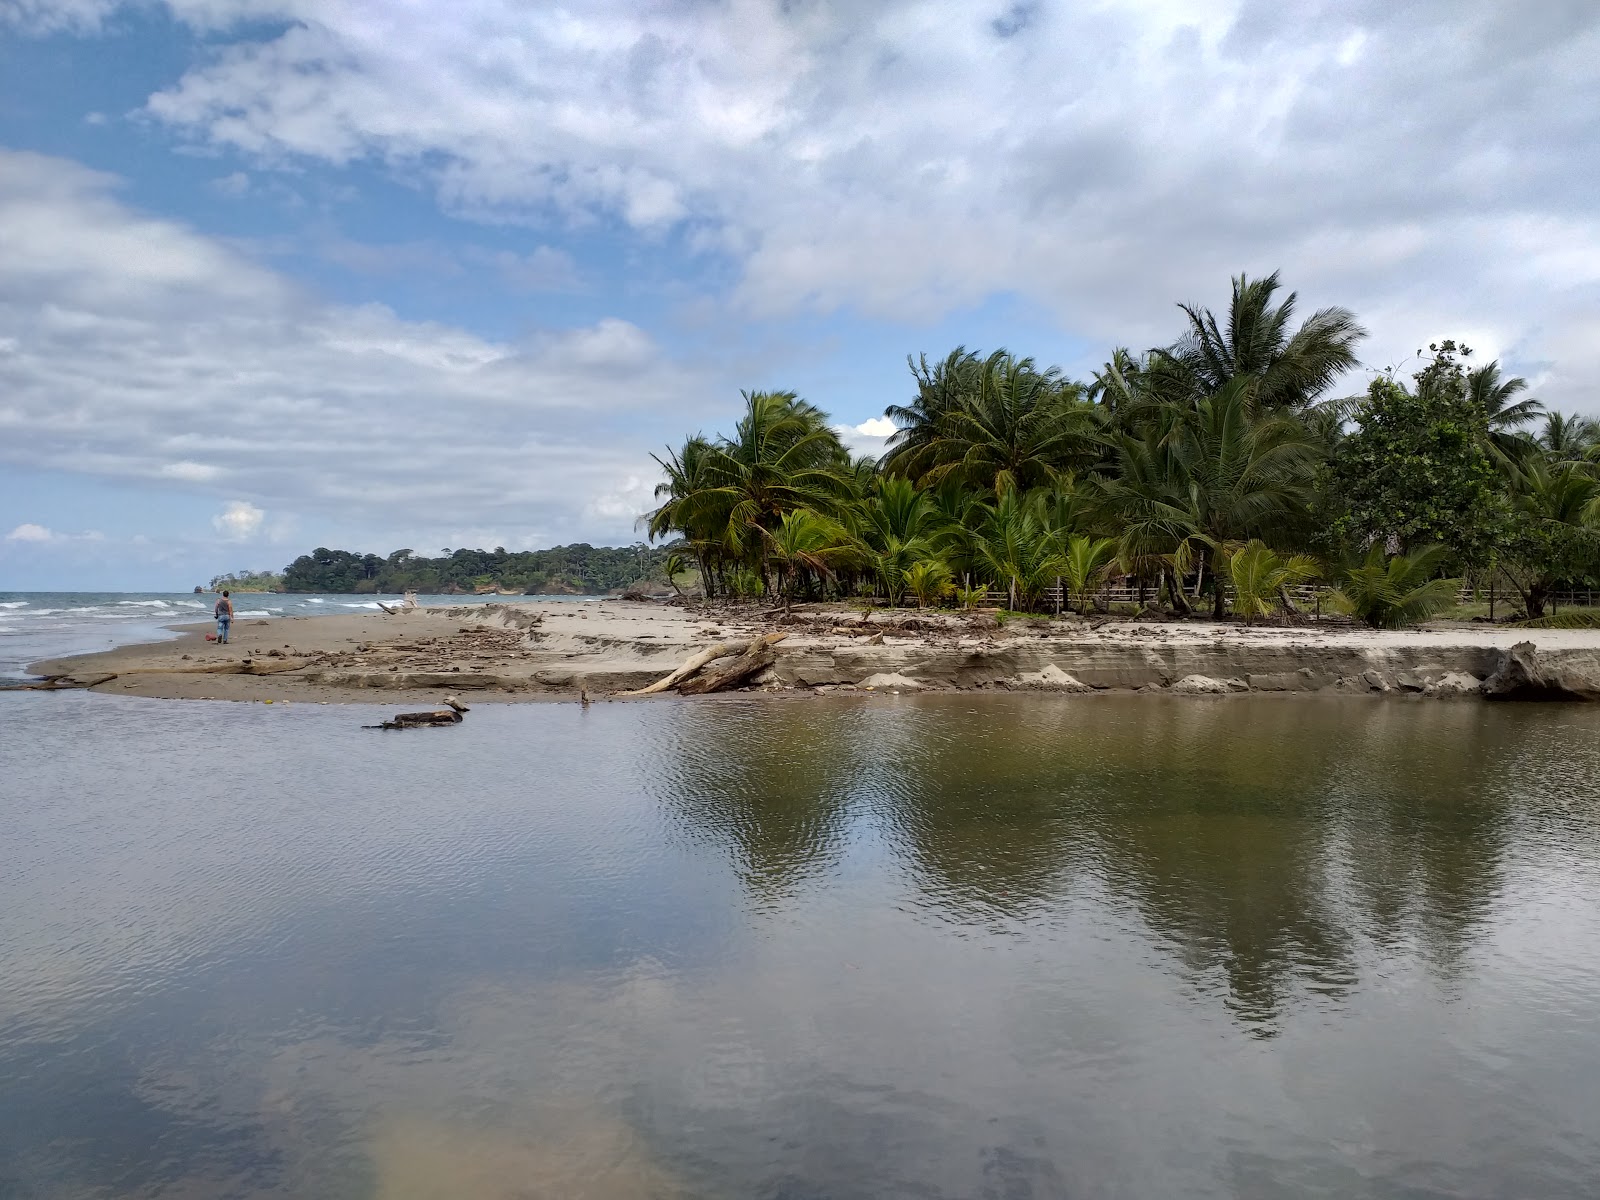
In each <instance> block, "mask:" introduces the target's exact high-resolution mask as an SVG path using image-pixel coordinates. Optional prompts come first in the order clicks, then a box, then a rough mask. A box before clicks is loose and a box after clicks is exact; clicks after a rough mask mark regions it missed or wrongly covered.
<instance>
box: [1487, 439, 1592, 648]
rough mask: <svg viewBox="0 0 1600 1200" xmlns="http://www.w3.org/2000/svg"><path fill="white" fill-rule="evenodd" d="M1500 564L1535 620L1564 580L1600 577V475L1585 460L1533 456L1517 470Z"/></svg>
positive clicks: (1501, 572)
mask: <svg viewBox="0 0 1600 1200" xmlns="http://www.w3.org/2000/svg"><path fill="white" fill-rule="evenodd" d="M1497 565H1498V567H1499V570H1500V574H1501V576H1502V577H1503V578H1504V579H1506V580H1507V581H1508V582H1509V583H1510V584H1511V585H1512V587H1514V588H1515V589H1516V590H1517V592H1518V594H1519V595H1520V596H1521V597H1522V603H1523V611H1524V612H1525V613H1526V614H1527V615H1528V617H1529V618H1531V619H1537V618H1539V617H1542V616H1544V608H1545V605H1546V604H1547V603H1548V602H1549V599H1550V594H1551V593H1552V592H1553V591H1555V590H1556V588H1557V586H1559V585H1560V584H1561V583H1563V582H1566V583H1579V582H1582V583H1588V582H1590V581H1592V580H1594V579H1595V578H1596V576H1600V478H1597V477H1596V475H1595V474H1594V472H1593V470H1591V469H1590V468H1589V467H1588V465H1587V464H1579V463H1545V462H1542V461H1540V460H1539V459H1537V458H1534V459H1532V460H1530V461H1528V462H1525V463H1524V464H1523V465H1522V466H1521V467H1520V468H1519V469H1518V471H1517V473H1516V479H1515V482H1514V485H1513V494H1512V507H1511V516H1510V522H1509V530H1508V533H1507V536H1506V538H1505V540H1504V542H1503V544H1502V545H1501V547H1500V554H1499V557H1498V564H1497Z"/></svg>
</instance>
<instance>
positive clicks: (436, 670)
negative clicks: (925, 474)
mask: <svg viewBox="0 0 1600 1200" xmlns="http://www.w3.org/2000/svg"><path fill="white" fill-rule="evenodd" d="M174 628H175V629H176V630H177V631H178V632H179V634H180V636H179V637H178V638H177V639H176V640H172V641H166V642H161V643H158V644H151V645H138V646H130V647H123V648H120V649H115V650H110V651H107V652H104V653H99V654H88V655H82V656H75V657H70V658H61V659H55V660H50V661H45V662H40V663H35V664H33V666H32V667H31V668H30V670H31V671H32V673H33V674H34V675H37V676H39V677H41V678H44V679H54V680H58V681H60V682H61V683H63V684H65V685H72V686H88V687H90V688H92V689H93V690H97V691H103V692H115V693H121V694H131V695H138V696H151V697H166V698H172V699H225V700H279V701H281V700H288V701H295V700H300V701H311V702H334V701H340V702H349V701H367V702H373V703H381V704H393V703H396V702H399V701H408V702H409V701H413V700H415V701H424V702H426V701H429V700H432V701H437V700H438V699H439V698H440V697H441V696H443V695H445V694H448V693H452V692H454V693H459V694H461V695H462V696H463V697H471V698H473V699H474V700H476V701H486V700H490V701H492V700H500V701H507V700H540V699H569V698H572V697H575V696H578V695H579V694H580V692H587V694H588V695H589V696H590V697H591V698H592V699H596V700H599V699H608V698H614V697H617V696H618V695H619V694H621V693H625V692H628V691H632V690H635V689H639V688H642V687H645V686H646V685H648V684H651V683H653V682H655V681H657V680H658V679H660V678H661V677H662V676H665V675H667V674H668V673H670V672H671V671H673V670H674V669H675V668H677V667H678V666H679V665H680V664H682V663H683V662H685V661H686V660H688V659H690V658H691V657H693V656H695V655H696V654H698V653H702V652H705V651H707V650H708V648H711V647H715V646H719V645H722V646H727V647H734V646H742V645H743V644H744V643H747V642H748V641H750V640H751V639H756V638H760V637H762V636H763V635H768V636H772V635H779V634H781V635H782V638H781V641H779V642H778V643H777V644H776V645H775V646H774V647H773V659H774V661H773V662H772V663H771V665H770V666H768V667H765V668H764V669H763V670H761V671H759V672H757V673H755V674H753V675H752V676H751V677H749V678H748V679H745V680H741V681H740V684H739V690H751V691H762V690H764V691H771V692H786V691H787V692H794V691H811V692H821V693H826V692H830V691H835V690H848V689H871V690H881V691H889V690H893V691H917V690H923V689H927V690H951V689H981V688H1004V689H1033V690H1039V691H1056V692H1089V691H1105V690H1119V691H1127V690H1162V691H1172V692H1177V693H1180V694H1183V693H1188V694H1200V695H1204V694H1226V693H1231V692H1246V691H1248V692H1283V693H1290V692H1309V691H1328V690H1333V691H1337V692H1342V693H1348V694H1385V693H1393V694H1416V695H1466V694H1473V693H1475V692H1477V691H1478V690H1479V686H1480V684H1481V682H1482V681H1483V680H1484V679H1485V678H1487V677H1489V676H1490V675H1492V674H1493V673H1494V671H1495V670H1496V669H1497V667H1498V666H1499V664H1500V662H1501V660H1502V659H1503V657H1504V653H1505V651H1506V650H1507V649H1508V648H1509V647H1511V646H1512V645H1514V644H1517V643H1523V642H1533V643H1534V644H1535V645H1536V646H1537V647H1538V652H1539V655H1540V656H1541V659H1542V660H1543V661H1544V662H1545V663H1547V664H1559V665H1560V669H1561V670H1563V671H1564V672H1566V673H1567V675H1568V676H1570V677H1577V678H1583V679H1592V680H1600V631H1597V630H1536V631H1530V630H1519V629H1507V628H1495V627H1491V626H1482V625H1460V626H1451V627H1434V628H1427V629H1420V630H1408V631H1380V630H1366V629H1358V628H1353V627H1349V626H1342V627H1340V626H1331V625H1302V626H1289V627H1284V626H1245V625H1240V624H1222V625H1217V624H1210V623H1205V622H1172V623H1163V622H1145V621H1125V620H1105V619H1097V618H1090V619H1087V620H1083V619H1077V618H1072V617H1067V618H1054V619H1045V618H1038V619H1030V618H1013V619H1011V620H1010V621H1007V622H1006V623H1004V624H1003V625H1002V624H1001V623H1000V622H998V621H997V620H996V618H995V617H994V616H993V615H992V614H986V613H975V614H958V613H949V612H932V611H930V612H927V613H921V612H916V611H907V610H903V609H901V610H872V611H862V610H859V609H850V608H845V607H842V606H837V605H812V606H796V608H795V610H794V611H793V613H792V614H789V615H788V616H785V614H783V613H782V611H781V610H772V609H767V608H758V607H745V608H717V609H712V610H704V609H698V608H690V607H680V606H676V605H672V604H663V603H649V602H631V601H624V600H607V601H603V602H598V603H588V604H573V603H562V602H542V603H541V602H533V603H517V604H490V605H476V606H470V607H467V606H462V607H430V608H419V609H416V610H413V611H410V612H402V613H397V614H393V615H390V614H387V613H383V612H363V613H359V614H353V615H338V616H326V617H323V616H317V617H303V618H296V617H286V618H279V619H270V620H268V619H243V620H240V621H237V622H235V626H234V630H233V638H232V641H231V643H230V644H229V645H227V646H217V645H215V644H214V643H211V642H208V641H206V640H205V636H204V635H205V634H206V633H207V632H210V631H211V629H212V626H211V625H210V623H209V622H208V623H205V624H194V625H181V626H175V627H174ZM724 661H726V660H724ZM717 665H718V664H716V663H713V664H712V667H713V668H715V667H716V666H717Z"/></svg>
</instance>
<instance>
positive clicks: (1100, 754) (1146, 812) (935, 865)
mask: <svg viewBox="0 0 1600 1200" xmlns="http://www.w3.org/2000/svg"><path fill="white" fill-rule="evenodd" d="M973 703H974V702H973V701H972V700H970V699H968V698H965V697H923V698H920V699H918V700H917V701H916V702H914V703H904V702H903V703H900V704H893V703H891V702H889V701H887V700H882V701H863V700H853V701H840V702H833V703H826V702H812V703H809V704H806V703H790V704H784V705H773V706H770V707H766V708H763V709H761V710H760V711H759V712H756V711H754V710H746V709H735V710H732V711H715V710H713V709H712V708H711V707H709V706H703V707H700V708H696V709H691V710H681V711H680V712H679V713H678V714H677V717H676V720H675V723H674V726H673V736H672V737H671V738H668V739H665V740H664V741H663V742H661V743H658V744H659V745H661V746H663V747H671V746H676V747H679V748H680V749H679V750H678V751H676V752H675V753H674V752H672V751H671V750H670V749H669V750H668V752H669V753H670V754H671V755H672V757H671V762H670V765H669V766H668V767H667V768H666V769H665V770H664V771H663V774H662V778H663V787H662V789H661V794H662V796H663V797H664V799H666V800H667V801H668V802H669V803H670V804H671V805H672V807H673V810H674V811H675V812H676V813H678V814H679V816H680V817H681V819H682V820H683V821H684V822H685V823H686V825H687V826H688V827H689V828H690V829H692V830H694V831H696V833H697V835H698V836H701V837H703V838H705V839H708V840H710V841H712V842H714V843H716V844H718V845H722V846H723V847H725V849H726V850H727V851H728V853H729V854H730V856H731V858H732V860H733V862H734V864H735V866H736V869H737V870H738V872H739V875H740V877H741V878H742V879H743V880H744V881H745V883H746V885H747V886H748V887H749V889H750V891H751V893H752V897H753V898H754V899H755V900H756V901H757V902H758V904H760V905H763V906H766V905H771V904H773V903H775V902H776V901H778V900H779V899H781V898H782V897H784V896H787V895H792V894H793V893H794V892H795V890H796V889H798V888H799V887H800V886H801V884H802V883H803V882H804V881H805V880H807V879H810V878H814V877H816V876H817V875H818V874H819V873H821V872H825V871H827V870H829V869H830V868H833V867H836V866H837V863H838V860H839V857H840V855H841V853H842V850H843V846H844V843H845V841H846V839H847V837H848V835H849V831H850V830H851V829H852V828H859V827H862V826H868V825H870V824H872V823H873V822H878V823H880V824H881V826H882V829H883V831H884V833H885V835H886V842H887V844H888V845H889V846H890V847H891V848H892V851H893V853H894V854H895V855H896V856H897V857H898V859H899V860H900V862H901V864H902V866H903V867H904V869H905V871H906V873H907V876H908V879H909V881H910V886H911V887H912V889H913V892H914V897H915V903H916V905H917V906H918V908H919V909H920V910H922V911H924V912H926V913H928V914H930V915H933V916H937V917H939V918H940V919H942V920H946V921H950V922H953V923H956V924H973V923H977V924H980V925H984V926H986V927H988V928H992V929H995V930H998V931H1004V930H1006V929H1007V928H1011V929H1012V930H1013V931H1025V930H1026V929H1027V928H1028V925H1029V922H1030V921H1032V920H1043V921H1048V920H1049V919H1051V917H1052V914H1055V913H1056V912H1057V911H1058V910H1059V909H1060V908H1061V906H1062V905H1063V904H1065V903H1067V902H1068V901H1070V900H1071V899H1072V898H1073V897H1074V896H1078V897H1080V898H1081V897H1085V896H1089V895H1091V894H1092V895H1095V896H1098V897H1101V898H1103V899H1105V900H1108V901H1110V902H1112V903H1114V904H1123V905H1126V906H1129V907H1130V908H1131V910H1132V911H1133V912H1135V913H1136V914H1137V916H1138V918H1139V920H1140V922H1141V923H1142V924H1143V925H1144V926H1145V927H1146V928H1147V929H1148V930H1149V931H1150V932H1151V933H1152V934H1153V935H1154V936H1155V938H1156V940H1157V942H1158V944H1159V945H1161V946H1162V947H1164V948H1165V950H1166V952H1167V953H1169V954H1171V955H1172V956H1174V958H1175V959H1176V960H1177V961H1178V962H1180V963H1181V964H1182V966H1183V968H1184V969H1185V970H1186V971H1187V972H1188V973H1189V975H1190V976H1191V978H1192V979H1193V980H1194V981H1195V984H1196V986H1197V987H1199V988H1201V989H1202V990H1205V989H1207V988H1210V987H1211V986H1212V985H1213V984H1214V983H1216V984H1219V985H1220V987H1221V989H1222V996H1223V999H1224V1000H1225V1002H1226V1003H1227V1004H1228V1005H1229V1006H1230V1008H1231V1009H1232V1010H1233V1011H1234V1012H1235V1013H1236V1014H1237V1015H1238V1016H1239V1018H1240V1019H1241V1020H1243V1021H1245V1022H1247V1023H1250V1024H1252V1025H1253V1026H1254V1027H1255V1028H1256V1029H1257V1030H1258V1031H1259V1032H1267V1033H1270V1032H1271V1031H1272V1029H1273V1023H1274V1021H1275V1019H1276V1018H1277V1017H1278V1016H1279V1015H1280V1014H1281V1012H1282V1010H1283V1007H1284V1005H1285V1004H1288V1003H1291V1002H1292V1001H1293V998H1294V997H1296V996H1306V997H1311V998H1315V999H1317V1000H1318V1002H1326V1001H1328V1000H1333V999H1337V998H1338V997H1340V996H1342V995H1344V994H1346V993H1348V992H1349V991H1350V989H1351V988H1353V987H1355V986H1356V985H1357V983H1358V982H1359V978H1360V974H1361V962H1362V960H1363V958H1364V957H1369V956H1370V953H1371V952H1372V951H1373V950H1377V951H1387V952H1390V953H1396V954H1398V953H1409V952H1410V951H1412V950H1413V949H1420V950H1421V951H1422V952H1423V953H1425V954H1426V956H1427V957H1428V959H1429V961H1430V962H1431V963H1432V964H1433V965H1434V967H1435V968H1436V969H1437V971H1439V972H1440V973H1441V975H1442V976H1443V975H1448V973H1449V972H1451V971H1452V970H1454V969H1456V966H1457V964H1459V962H1460V960H1461V958H1462V956H1463V954H1465V953H1466V952H1467V950H1468V949H1469V947H1470V944H1471V939H1472V937H1473V933H1474V930H1475V929H1477V928H1478V927H1479V926H1480V924H1481V923H1482V921H1483V920H1484V917H1485V914H1486V913H1487V912H1488V911H1489V910H1490V909H1491V907H1492V905H1493V902H1494V899H1495V896H1496V895H1497V892H1498V889H1499V887H1500V881H1501V872H1502V858H1503V854H1504V851H1505V845H1506V839H1507V836H1508V829H1507V812H1506V806H1507V796H1508V786H1509V784H1510V783H1511V782H1512V776H1514V774H1515V772H1516V771H1517V769H1518V767H1517V763H1518V761H1519V758H1520V757H1521V744H1522V743H1521V740H1520V731H1521V724H1520V723H1519V722H1518V721H1517V720H1515V719H1513V720H1510V721H1507V720H1502V719H1498V718H1497V719H1494V720H1489V721H1486V720H1485V718H1484V713H1485V711H1486V710H1485V709H1483V708H1482V707H1481V706H1477V705H1465V704H1463V705H1445V704H1434V705H1416V706H1404V707H1402V706H1394V705H1376V704H1365V703H1356V702H1347V701H1336V702H1328V701H1311V700H1307V701H1304V702H1273V703H1267V704H1261V703H1256V704H1251V705H1249V706H1248V707H1243V706H1241V705H1239V704H1237V703H1230V702H1221V703H1192V702H1185V701H1176V702H1164V701H1160V700H1152V699H1150V698H1146V697H1139V698H1130V699H1127V700H1121V699H1116V700H1112V699H1097V700H1091V701H1078V702H1065V703H1063V702H1043V703H1041V702H1040V701H1039V699H1038V698H1036V697H1025V698H1024V697H992V698H991V697H986V698H985V699H984V700H983V701H982V705H983V707H982V709H981V710H974V709H973V708H972V705H973ZM1241 716H1245V717H1247V719H1246V720H1241V719H1240V718H1241Z"/></svg>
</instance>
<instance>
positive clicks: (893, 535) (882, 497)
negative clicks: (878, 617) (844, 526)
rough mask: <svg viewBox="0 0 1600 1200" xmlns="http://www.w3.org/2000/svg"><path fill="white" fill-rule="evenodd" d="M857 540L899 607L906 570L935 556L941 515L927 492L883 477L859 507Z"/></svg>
mask: <svg viewBox="0 0 1600 1200" xmlns="http://www.w3.org/2000/svg"><path fill="white" fill-rule="evenodd" d="M853 516H854V518H855V525H856V536H857V537H858V538H859V539H860V541H861V543H862V545H863V546H864V547H865V548H866V556H867V558H868V559H869V561H870V563H871V565H872V569H873V573H874V574H875V575H876V576H877V577H878V583H879V585H880V586H881V587H882V588H883V591H884V595H886V596H887V597H888V599H889V602H890V603H891V604H895V603H898V602H899V600H900V594H901V592H902V590H903V588H904V585H905V573H906V570H907V569H908V568H909V567H910V566H911V565H912V564H913V563H915V562H916V561H918V560H919V559H921V558H925V557H927V556H929V555H930V554H932V552H933V550H934V534H935V532H936V531H937V529H938V527H939V524H940V521H939V513H938V511H937V509H936V508H935V506H934V503H933V500H932V499H931V498H930V496H929V494H928V493H927V492H921V491H918V490H917V489H916V487H914V486H913V485H912V483H911V481H910V480H908V479H904V478H900V477H898V476H893V475H889V476H883V477H881V478H880V479H879V480H878V481H877V483H876V485H875V486H874V487H873V489H872V491H871V493H870V494H869V495H868V496H867V497H866V499H865V500H864V501H863V503H862V504H861V505H860V506H859V507H857V508H856V509H855V510H854V512H853Z"/></svg>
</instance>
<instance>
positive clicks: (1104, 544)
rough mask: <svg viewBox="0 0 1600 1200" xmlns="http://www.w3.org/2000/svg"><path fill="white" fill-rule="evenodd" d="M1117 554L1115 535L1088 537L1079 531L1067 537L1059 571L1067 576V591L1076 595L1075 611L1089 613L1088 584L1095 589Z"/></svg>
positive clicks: (1113, 562)
mask: <svg viewBox="0 0 1600 1200" xmlns="http://www.w3.org/2000/svg"><path fill="white" fill-rule="evenodd" d="M1116 557H1117V541H1116V539H1115V538H1108V537H1102V538H1091V537H1088V536H1086V535H1084V534H1081V533H1080V534H1073V535H1072V536H1070V537H1069V538H1067V544H1066V552H1065V554H1063V555H1062V560H1063V561H1062V565H1061V574H1062V577H1063V578H1064V579H1065V580H1066V583H1067V591H1068V592H1069V593H1071V594H1072V595H1074V596H1077V597H1078V612H1079V613H1080V614H1081V615H1083V616H1087V615H1088V613H1089V594H1090V590H1091V587H1093V588H1094V589H1095V590H1098V588H1099V585H1100V583H1101V582H1102V581H1103V580H1104V579H1105V577H1106V574H1107V572H1109V571H1110V570H1111V568H1112V566H1113V565H1115V562H1116Z"/></svg>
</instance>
